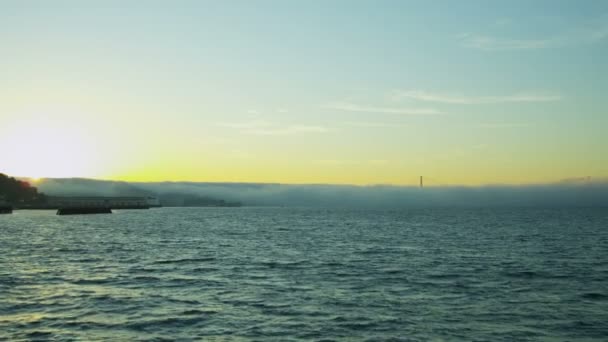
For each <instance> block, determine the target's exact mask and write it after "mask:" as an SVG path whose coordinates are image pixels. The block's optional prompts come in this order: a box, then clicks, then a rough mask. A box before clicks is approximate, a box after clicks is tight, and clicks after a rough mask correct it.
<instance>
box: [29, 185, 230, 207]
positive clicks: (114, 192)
mask: <svg viewBox="0 0 608 342" xmlns="http://www.w3.org/2000/svg"><path fill="white" fill-rule="evenodd" d="M38 186H39V187H40V189H41V190H43V191H44V192H45V193H47V194H48V195H51V196H109V197H115V196H118V197H120V196H138V197H140V196H141V197H156V198H158V199H159V200H160V203H161V205H163V206H169V207H209V206H213V207H224V206H240V205H241V203H240V202H238V201H234V200H230V201H229V200H226V199H224V198H218V197H216V196H212V195H209V194H205V193H201V192H193V191H191V190H190V189H175V188H174V187H168V186H167V187H163V186H160V187H158V186H153V185H152V183H129V182H122V181H104V180H94V179H85V178H45V179H42V180H39V181H38Z"/></svg>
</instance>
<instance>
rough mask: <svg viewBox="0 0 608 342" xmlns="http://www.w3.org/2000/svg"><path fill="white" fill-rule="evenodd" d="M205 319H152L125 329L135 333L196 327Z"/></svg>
mask: <svg viewBox="0 0 608 342" xmlns="http://www.w3.org/2000/svg"><path fill="white" fill-rule="evenodd" d="M205 320H206V318H205V317H203V316H193V317H188V318H181V317H168V318H162V319H152V320H145V321H141V322H133V323H130V324H128V325H127V328H129V329H133V330H137V331H145V330H147V329H151V328H154V329H157V328H158V327H163V326H169V327H178V328H181V327H186V326H190V325H196V324H198V323H200V322H203V321H205Z"/></svg>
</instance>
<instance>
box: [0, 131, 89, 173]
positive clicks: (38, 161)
mask: <svg viewBox="0 0 608 342" xmlns="http://www.w3.org/2000/svg"><path fill="white" fill-rule="evenodd" d="M0 146H3V147H6V148H3V150H4V151H3V156H2V165H1V167H2V172H5V173H7V174H10V175H13V176H20V177H29V178H32V179H39V178H42V177H74V176H81V177H82V176H90V175H93V174H94V173H95V164H96V163H95V154H96V151H95V145H94V143H93V140H92V139H91V138H90V137H89V136H88V134H87V132H86V131H85V130H84V127H82V126H79V125H75V124H70V123H66V122H54V121H50V120H47V119H42V120H20V121H15V122H13V123H11V124H9V125H6V126H4V127H2V128H0Z"/></svg>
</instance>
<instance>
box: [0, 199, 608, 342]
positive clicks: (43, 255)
mask: <svg viewBox="0 0 608 342" xmlns="http://www.w3.org/2000/svg"><path fill="white" fill-rule="evenodd" d="M0 340H8V341H13V340H15V341H19V340H61V341H69V340H84V341H97V340H106V341H123V340H158V341H163V340H181V341H190V340H217V341H223V340H226V341H249V340H257V341H269V340H271V341H299V340H303V341H454V340H456V341H458V340H462V341H606V340H608V210H606V209H425V210H422V209H416V210H400V211H380V210H323V209H304V208H301V209H300V208H297V209H293V208H291V209H290V208H161V209H152V210H144V211H137V210H132V211H128V210H125V211H115V214H113V215H90V216H56V215H54V213H53V212H49V211H17V212H15V214H13V215H0Z"/></svg>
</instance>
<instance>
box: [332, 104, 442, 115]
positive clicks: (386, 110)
mask: <svg viewBox="0 0 608 342" xmlns="http://www.w3.org/2000/svg"><path fill="white" fill-rule="evenodd" d="M323 107H324V108H327V109H334V110H340V111H344V112H358V113H377V114H399V115H434V114H440V113H441V112H440V111H438V110H436V109H434V108H397V107H377V106H363V105H359V104H354V103H347V102H334V103H330V104H328V105H325V106H323Z"/></svg>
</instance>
